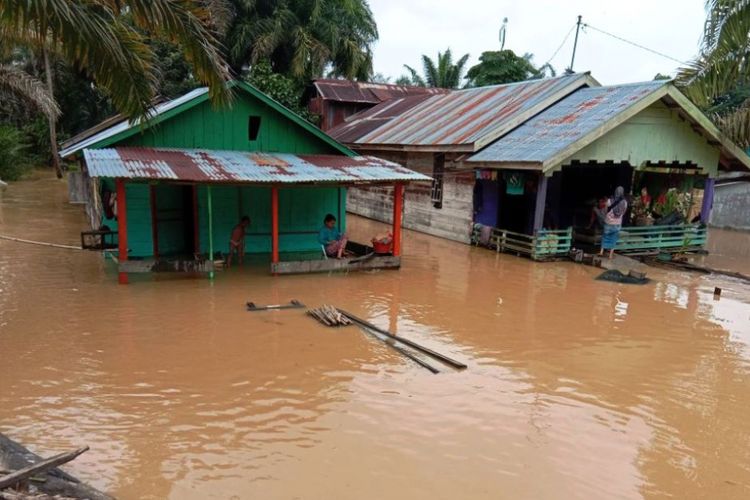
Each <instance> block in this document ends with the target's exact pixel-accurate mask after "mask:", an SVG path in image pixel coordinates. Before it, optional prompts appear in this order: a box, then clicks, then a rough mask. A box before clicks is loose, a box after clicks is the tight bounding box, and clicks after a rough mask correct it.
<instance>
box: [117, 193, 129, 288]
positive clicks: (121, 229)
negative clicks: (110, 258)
mask: <svg viewBox="0 0 750 500" xmlns="http://www.w3.org/2000/svg"><path fill="white" fill-rule="evenodd" d="M115 188H116V193H117V243H118V249H119V252H118V257H117V259H118V260H119V262H121V263H122V262H126V261H127V260H128V212H127V204H126V203H125V180H124V179H116V180H115ZM118 281H119V282H120V284H121V285H127V284H128V274H127V273H124V272H119V274H118Z"/></svg>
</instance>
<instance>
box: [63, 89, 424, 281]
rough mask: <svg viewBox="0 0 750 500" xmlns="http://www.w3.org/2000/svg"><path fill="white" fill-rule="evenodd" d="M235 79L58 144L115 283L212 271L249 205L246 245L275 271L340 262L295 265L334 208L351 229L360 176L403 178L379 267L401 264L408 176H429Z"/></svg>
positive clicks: (314, 249) (316, 246) (383, 181)
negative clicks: (109, 246) (85, 186)
mask: <svg viewBox="0 0 750 500" xmlns="http://www.w3.org/2000/svg"><path fill="white" fill-rule="evenodd" d="M229 85H230V86H231V87H232V88H233V90H234V99H233V102H232V104H231V106H230V107H227V108H216V107H214V106H213V105H212V104H211V103H210V102H209V99H208V89H206V88H199V89H196V90H194V91H192V92H189V93H187V94H185V95H184V96H182V97H180V98H177V99H174V100H172V101H168V102H165V103H162V104H159V105H157V106H156V107H155V109H154V111H153V113H152V115H151V117H150V119H149V120H147V121H146V122H144V123H138V122H136V123H129V122H128V121H127V120H125V119H124V118H120V119H117V118H114V119H110V120H108V121H105V122H103V123H102V124H100V125H99V126H97V127H94V128H92V129H90V130H88V131H86V132H84V133H82V134H80V135H79V136H77V137H74V138H73V139H72V140H71V141H69V142H68V143H67V144H65V145H63V146H64V149H63V150H62V151H61V156H62V157H64V158H68V159H75V158H78V159H79V160H80V161H81V164H82V169H83V172H84V176H85V179H86V180H87V182H88V183H89V184H90V191H91V192H92V193H94V195H93V196H92V197H91V201H90V202H89V203H88V205H89V206H88V211H89V215H90V219H91V221H92V225H93V226H94V229H95V230H97V231H94V233H95V234H98V235H100V236H101V237H102V239H104V237H105V236H106V235H107V234H110V235H113V236H116V238H117V242H116V247H117V249H118V261H119V271H120V273H119V274H120V281H121V282H123V283H124V282H127V273H129V272H143V271H157V270H187V271H191V270H192V271H208V272H211V273H212V272H213V270H214V261H215V258H216V256H217V254H219V253H221V254H226V253H228V252H229V239H230V233H231V231H232V229H233V227H234V226H235V225H236V224H237V223H238V222H239V221H240V219H241V218H242V217H243V216H245V215H247V216H248V217H250V219H251V225H250V227H249V228H248V230H247V232H246V240H245V252H246V253H254V254H269V255H270V260H271V265H272V268H271V269H272V271H273V272H287V271H288V272H292V271H294V270H295V269H296V270H326V269H327V268H328V267H330V268H336V266H341V265H342V264H341V263H338V262H331V263H329V264H328V265H324V264H318V265H317V266H312V267H311V266H310V265H306V266H304V265H303V266H296V267H295V266H294V265H290V263H295V262H299V261H305V260H309V259H311V258H312V259H317V260H320V259H323V258H324V257H325V256H324V253H323V252H322V250H321V245H320V243H319V242H318V239H317V233H318V230H319V228H320V226H321V225H322V221H323V218H324V216H325V215H326V214H328V213H331V214H334V215H335V216H336V217H337V223H338V224H339V229H340V230H341V231H342V232H343V231H345V229H346V198H347V197H346V192H347V188H348V187H349V186H353V185H357V186H366V185H391V186H395V187H396V189H395V190H394V193H395V194H394V197H398V198H399V199H398V200H395V198H394V201H395V203H394V206H398V213H396V209H394V217H393V223H394V228H393V233H394V247H393V252H392V255H390V256H388V258H389V259H388V260H387V261H386V262H384V263H383V265H384V266H385V267H398V265H400V260H399V257H400V255H399V254H400V232H401V231H400V230H401V226H400V221H401V211H402V210H403V204H402V199H403V186H404V185H405V184H407V183H409V182H412V181H424V180H429V178H428V177H426V176H423V175H421V174H418V173H416V172H413V171H411V170H408V169H405V168H404V167H402V166H400V165H398V164H396V163H391V162H388V161H385V160H381V159H378V158H373V157H367V156H358V155H356V154H355V153H354V152H353V151H351V150H350V149H348V148H347V147H345V146H343V145H341V144H339V143H338V142H337V141H335V140H334V139H332V138H331V137H329V136H328V135H326V134H325V133H324V132H322V131H321V130H319V129H318V128H317V127H315V126H313V125H312V124H310V123H309V122H307V121H305V120H304V119H302V118H300V117H299V116H297V115H296V114H294V113H293V112H292V111H290V110H288V109H287V108H285V107H283V106H282V105H280V104H279V103H277V102H276V101H274V100H273V99H271V98H269V97H268V96H266V95H265V94H263V93H262V92H260V91H258V90H257V89H255V88H254V87H252V86H250V85H247V84H245V83H242V82H232V83H230V84H229ZM102 228H103V230H100V229H102ZM102 246H104V245H102ZM113 246H114V245H113ZM371 265H372V263H371ZM375 265H377V260H375Z"/></svg>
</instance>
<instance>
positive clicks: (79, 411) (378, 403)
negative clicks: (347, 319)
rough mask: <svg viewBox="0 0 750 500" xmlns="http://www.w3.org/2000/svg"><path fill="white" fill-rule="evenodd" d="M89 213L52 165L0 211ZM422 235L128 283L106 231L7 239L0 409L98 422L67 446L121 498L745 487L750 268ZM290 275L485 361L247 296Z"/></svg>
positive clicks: (63, 222)
mask: <svg viewBox="0 0 750 500" xmlns="http://www.w3.org/2000/svg"><path fill="white" fill-rule="evenodd" d="M83 223H84V221H83V217H82V214H81V211H80V208H77V207H73V206H70V205H68V204H67V203H66V202H65V190H64V185H63V184H61V183H59V182H57V181H55V180H47V179H44V180H39V181H34V182H25V183H20V184H14V185H12V186H11V187H10V188H9V189H7V190H6V191H5V192H2V193H0V234H10V235H14V236H21V237H25V238H28V239H36V240H43V241H54V242H58V243H73V244H74V243H76V240H77V232H78V231H79V230H80V229H81V227H82V225H83ZM350 226H351V227H350V229H351V232H352V233H353V234H354V236H355V238H359V239H365V240H366V239H368V238H369V236H370V235H372V234H375V233H377V232H379V231H381V230H382V227H381V225H379V224H377V223H374V222H372V221H367V220H363V219H357V218H353V219H352V220H351V221H350ZM405 238H406V240H405V245H404V247H405V257H404V261H403V269H402V270H401V271H397V272H396V271H376V272H367V273H359V274H354V273H352V274H348V275H347V274H334V275H305V276H285V277H279V278H273V277H271V276H268V275H267V274H266V273H265V271H264V270H263V269H261V268H250V267H248V268H243V269H233V270H231V271H229V272H226V273H219V274H218V276H217V279H216V280H215V281H214V282H209V281H208V280H206V279H176V278H174V277H159V278H153V277H142V278H139V279H137V280H133V283H132V284H131V285H129V286H118V285H117V284H116V282H117V280H116V276H115V274H114V272H113V268H112V266H110V265H108V264H105V263H104V262H103V260H102V259H101V257H100V256H99V255H97V254H94V253H84V252H74V251H65V250H60V249H49V248H42V247H34V246H27V245H21V244H18V243H12V242H7V241H0V353H2V355H3V356H2V358H3V362H2V364H0V380H2V390H1V391H0V429H1V430H2V431H3V432H7V433H8V434H10V435H11V436H13V437H15V438H18V439H19V440H21V441H23V442H26V443H29V444H33V445H35V446H36V447H37V449H38V450H40V451H48V452H51V451H57V450H60V449H64V448H69V447H71V446H74V445H77V444H78V443H87V444H89V445H91V448H92V450H91V452H89V453H87V454H86V455H84V456H82V457H81V458H80V459H78V460H77V461H76V462H75V463H74V464H72V465H71V467H70V468H71V470H72V471H73V472H75V473H77V474H78V475H79V476H80V477H82V478H84V479H86V480H90V481H91V482H92V483H93V484H94V485H95V486H97V487H100V488H103V489H107V490H110V491H111V492H113V493H115V494H117V495H118V496H120V497H122V498H165V497H171V498H206V497H218V498H227V497H232V496H235V497H237V498H246V497H258V498H355V497H356V498H369V497H373V498H375V497H378V498H381V497H385V498H407V497H408V498H448V497H452V498H498V497H499V496H504V495H510V496H512V497H540V498H581V497H584V498H592V497H594V498H601V497H610V496H611V497H627V498H637V497H661V496H668V495H671V496H675V497H678V498H686V497H701V496H708V495H710V496H714V497H721V498H747V497H748V495H750V470H748V464H749V463H750V451H748V450H750V442H748V441H749V440H750V422H749V421H748V420H747V418H746V416H745V410H746V408H747V406H748V403H750V390H748V389H750V350H748V349H749V348H750V331H749V329H750V326H748V325H750V321H748V320H750V304H749V303H748V301H749V300H750V299H748V297H750V294H749V293H748V292H749V291H750V288H749V287H748V286H747V285H745V284H743V283H741V282H738V281H734V280H731V279H729V278H717V277H706V276H699V275H694V274H688V273H682V272H668V271H665V270H661V269H654V270H653V271H651V272H650V273H649V276H650V277H651V278H653V282H652V283H651V284H649V285H645V286H628V285H619V284H614V283H607V282H600V281H595V280H594V279H593V277H594V276H595V275H596V270H594V269H592V268H587V267H583V266H577V265H574V264H572V263H565V262H560V263H545V264H540V263H533V262H530V261H528V260H524V259H521V258H516V257H513V256H509V255H498V254H495V253H493V252H490V251H487V250H483V249H478V248H472V247H468V246H465V245H461V244H457V243H452V242H448V241H445V240H440V239H436V238H431V237H427V236H425V235H420V234H417V233H412V232H406V236H405ZM711 238H712V243H711V244H712V246H713V247H714V249H715V254H716V255H717V256H718V255H728V256H729V257H726V259H729V261H731V255H732V254H733V250H731V248H730V250H726V251H725V250H723V249H722V247H721V240H722V238H724V237H723V236H722V233H721V232H712V236H711ZM724 239H725V240H727V241H728V242H729V246H730V247H731V246H732V245H735V243H732V242H733V241H734V239H732V238H729V237H727V238H724ZM746 247H747V245H746ZM717 258H718V257H717ZM740 260H741V259H740ZM714 286H721V287H722V288H723V289H724V293H723V295H722V298H721V300H719V301H715V300H713V297H712V290H713V287H714ZM292 298H296V299H299V300H301V301H303V302H304V303H306V304H308V305H319V304H323V303H331V304H335V305H337V306H339V307H342V308H345V309H347V310H350V311H351V312H353V313H354V314H357V315H359V316H363V317H367V318H368V319H370V320H371V321H372V322H374V323H376V324H378V325H379V326H382V327H385V328H388V329H390V330H392V331H397V332H398V334H399V335H404V336H408V337H409V338H412V339H414V340H416V341H419V342H420V343H423V344H425V345H427V346H429V347H432V348H434V349H436V350H438V351H440V352H443V353H445V354H448V355H450V356H452V357H455V358H458V359H462V360H466V361H467V363H468V364H469V368H468V369H467V370H465V371H462V372H454V371H452V370H450V369H448V368H447V367H446V368H445V369H444V370H443V372H442V373H440V374H438V375H431V374H430V373H429V372H426V371H425V370H423V369H421V368H419V367H418V366H416V365H414V364H412V363H411V362H409V361H406V360H404V359H403V358H402V357H400V356H399V355H398V354H397V353H394V352H393V351H390V350H388V349H387V348H386V347H385V346H383V345H382V344H380V343H379V342H377V341H374V340H372V339H371V338H369V337H367V336H365V335H363V334H362V333H361V332H360V331H359V330H357V329H355V328H354V327H351V328H344V329H335V330H334V329H326V328H324V327H322V326H320V325H319V324H318V323H316V322H314V321H312V320H310V319H309V318H307V317H305V316H304V314H303V313H302V312H301V311H294V310H291V311H278V312H255V313H249V312H246V311H245V310H244V307H243V304H244V303H245V302H246V301H247V300H253V301H254V302H256V303H267V304H274V303H282V302H286V301H288V300H290V299H292ZM510 492H512V493H510Z"/></svg>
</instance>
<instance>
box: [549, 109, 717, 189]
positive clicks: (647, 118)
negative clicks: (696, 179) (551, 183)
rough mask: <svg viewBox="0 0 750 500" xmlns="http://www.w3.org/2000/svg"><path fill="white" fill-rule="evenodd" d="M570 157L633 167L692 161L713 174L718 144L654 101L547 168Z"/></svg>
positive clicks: (568, 161)
mask: <svg viewBox="0 0 750 500" xmlns="http://www.w3.org/2000/svg"><path fill="white" fill-rule="evenodd" d="M572 161H580V162H582V163H585V162H589V161H596V162H605V161H612V162H615V163H619V162H623V161H624V162H628V163H629V164H630V165H632V166H634V167H644V166H646V165H647V164H648V163H649V162H653V163H658V162H667V163H669V162H674V163H679V164H695V165H697V166H698V168H699V169H700V170H701V171H702V172H703V173H705V174H708V175H709V176H711V177H714V176H715V175H716V173H717V168H718V164H719V148H718V147H717V146H716V145H711V144H710V143H709V140H708V139H707V138H706V137H704V136H703V135H701V134H699V133H698V132H696V130H695V129H694V128H693V126H692V124H691V123H690V122H688V121H687V120H685V119H684V118H683V116H682V115H681V114H680V112H679V111H678V109H677V108H670V107H668V106H667V105H666V104H665V103H664V102H663V101H657V102H655V103H653V104H651V105H650V106H649V107H647V108H645V109H643V110H641V111H640V112H639V113H638V114H636V115H635V116H633V117H631V118H629V119H627V120H625V121H624V122H623V123H621V124H619V125H618V126H617V127H615V128H614V129H612V130H610V131H609V132H607V133H605V134H604V135H602V136H601V137H599V138H598V139H596V140H595V141H593V142H592V143H591V144H589V145H587V146H585V147H584V148H582V149H580V150H579V151H577V152H575V153H574V154H572V155H570V156H568V157H567V158H565V159H564V160H562V161H561V162H560V163H558V164H557V165H554V166H551V168H552V169H559V168H560V166H561V165H563V164H569V163H570V162H572Z"/></svg>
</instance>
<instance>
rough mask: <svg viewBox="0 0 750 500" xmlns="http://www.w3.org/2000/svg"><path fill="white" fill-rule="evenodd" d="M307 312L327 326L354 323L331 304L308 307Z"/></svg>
mask: <svg viewBox="0 0 750 500" xmlns="http://www.w3.org/2000/svg"><path fill="white" fill-rule="evenodd" d="M307 314H309V315H310V316H312V317H313V318H315V319H317V320H318V321H320V322H321V323H323V324H324V325H326V326H347V325H351V324H352V322H351V320H349V318H347V317H346V316H344V315H343V314H341V313H340V312H339V310H338V309H336V308H335V307H333V306H329V305H324V306H322V307H318V308H317V309H308V310H307Z"/></svg>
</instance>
